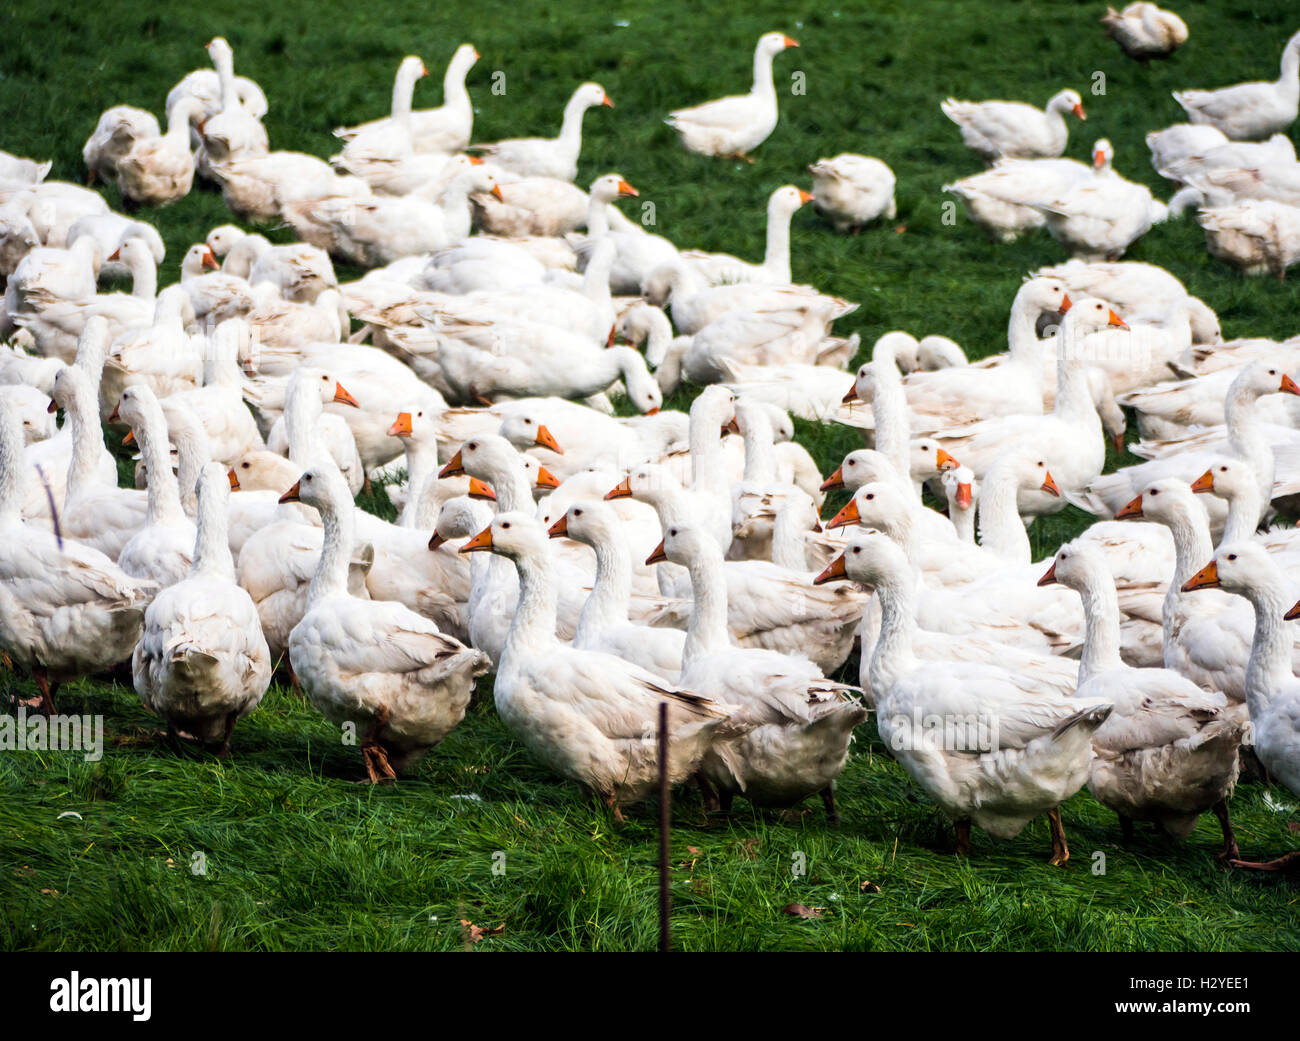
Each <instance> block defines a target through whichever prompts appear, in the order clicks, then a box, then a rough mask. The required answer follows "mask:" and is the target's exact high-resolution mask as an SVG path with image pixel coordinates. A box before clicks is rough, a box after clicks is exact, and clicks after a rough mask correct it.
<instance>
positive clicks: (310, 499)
mask: <svg viewBox="0 0 1300 1041" xmlns="http://www.w3.org/2000/svg"><path fill="white" fill-rule="evenodd" d="M280 502H281V503H286V502H300V503H302V504H303V505H304V506H310V507H312V508H313V509H315V510H316V511H317V512H319V513H320V514H322V515H324V514H327V513H331V512H338V511H339V510H340V509H341V508H345V507H347V506H350V505H351V503H352V493H351V492H350V491H349V490H348V483H347V481H346V479H344V477H343V473H342V471H340V470H339V468H338V467H337V466H334V465H332V464H328V463H319V464H316V465H314V466H312V467H309V468H308V469H306V470H304V471H303V473H302V476H301V477H299V478H298V480H297V481H296V482H295V483H294V485H293V487H292V488H290V489H289V490H288V491H287V492H285V493H284V494H283V495H281V496H280Z"/></svg>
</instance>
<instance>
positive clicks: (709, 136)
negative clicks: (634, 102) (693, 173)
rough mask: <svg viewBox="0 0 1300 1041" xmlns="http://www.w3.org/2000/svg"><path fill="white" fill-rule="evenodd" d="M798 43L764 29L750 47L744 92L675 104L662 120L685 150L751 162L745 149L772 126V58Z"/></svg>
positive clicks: (774, 110) (750, 148)
mask: <svg viewBox="0 0 1300 1041" xmlns="http://www.w3.org/2000/svg"><path fill="white" fill-rule="evenodd" d="M798 46H799V43H798V41H796V40H792V39H790V37H788V36H786V35H785V34H784V33H764V34H763V35H762V36H760V37H759V39H758V46H757V47H756V48H755V49H754V81H753V86H752V87H750V88H749V93H748V94H734V95H731V96H730V97H725V98H718V99H717V100H716V101H706V102H704V103H703V104H702V105H695V106H693V107H691V108H679V109H676V110H674V111H673V112H670V113H669V115H668V118H667V119H665V120H664V122H665V123H667V124H668V125H669V126H670V127H672V128H673V129H674V130H676V131H677V133H678V134H680V135H681V139H682V144H683V145H685V146H686V148H687V150H688V151H691V152H698V153H699V154H700V155H712V156H717V157H719V158H722V159H743V160H745V162H750V163H752V162H753V160H752V159H751V158H750V156H749V153H750V152H752V151H753V150H754V149H755V148H757V147H758V146H759V145H761V144H762V143H763V142H764V141H766V140H767V139H768V136H769V135H770V134H771V133H772V131H773V130H775V129H776V120H777V107H776V85H775V84H774V83H773V81H772V60H773V59H774V58H775V57H776V56H777V55H778V54H780V53H781V52H782V51H784V50H787V49H789V48H790V47H798Z"/></svg>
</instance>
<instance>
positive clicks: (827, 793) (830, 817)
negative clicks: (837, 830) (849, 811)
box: [821, 784, 840, 824]
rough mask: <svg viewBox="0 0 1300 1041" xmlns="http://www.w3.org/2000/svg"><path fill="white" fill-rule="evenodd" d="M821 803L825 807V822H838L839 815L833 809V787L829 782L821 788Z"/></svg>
mask: <svg viewBox="0 0 1300 1041" xmlns="http://www.w3.org/2000/svg"><path fill="white" fill-rule="evenodd" d="M821 797H822V805H823V806H824V807H826V823H828V824H839V822H840V815H839V814H838V813H837V812H836V811H835V789H834V788H832V787H831V786H830V785H829V784H828V785H827V786H826V787H825V788H823V789H822V790H821Z"/></svg>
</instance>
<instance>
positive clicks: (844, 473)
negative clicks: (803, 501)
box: [821, 448, 900, 492]
mask: <svg viewBox="0 0 1300 1041" xmlns="http://www.w3.org/2000/svg"><path fill="white" fill-rule="evenodd" d="M899 477H900V475H899V473H898V470H897V468H895V466H894V464H893V462H892V461H891V460H890V459H889V458H888V457H887V456H885V455H884V454H883V453H881V452H878V451H876V450H875V449H874V448H859V449H857V450H856V451H853V452H850V453H849V454H848V455H846V456H845V457H844V461H843V462H842V463H840V465H839V466H838V467H837V468H836V470H835V472H834V473H833V474H831V475H830V476H829V477H828V478H826V480H825V481H823V482H822V486H821V490H822V491H824V492H828V491H830V490H831V489H833V488H847V489H848V490H849V491H851V492H856V491H857V490H858V489H859V488H861V487H862V486H863V485H864V484H868V483H870V482H872V481H889V482H894V483H897V481H898V480H899Z"/></svg>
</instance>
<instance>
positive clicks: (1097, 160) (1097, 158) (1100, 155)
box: [1092, 148, 1106, 170]
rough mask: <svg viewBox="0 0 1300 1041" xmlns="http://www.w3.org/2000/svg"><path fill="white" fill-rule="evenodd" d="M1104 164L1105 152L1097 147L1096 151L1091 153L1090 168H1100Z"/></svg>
mask: <svg viewBox="0 0 1300 1041" xmlns="http://www.w3.org/2000/svg"><path fill="white" fill-rule="evenodd" d="M1105 165H1106V153H1105V152H1103V151H1102V150H1101V149H1100V148H1099V149H1097V151H1095V152H1093V153H1092V168H1093V169H1094V170H1100V169H1101V168H1102V167H1103V166H1105Z"/></svg>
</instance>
